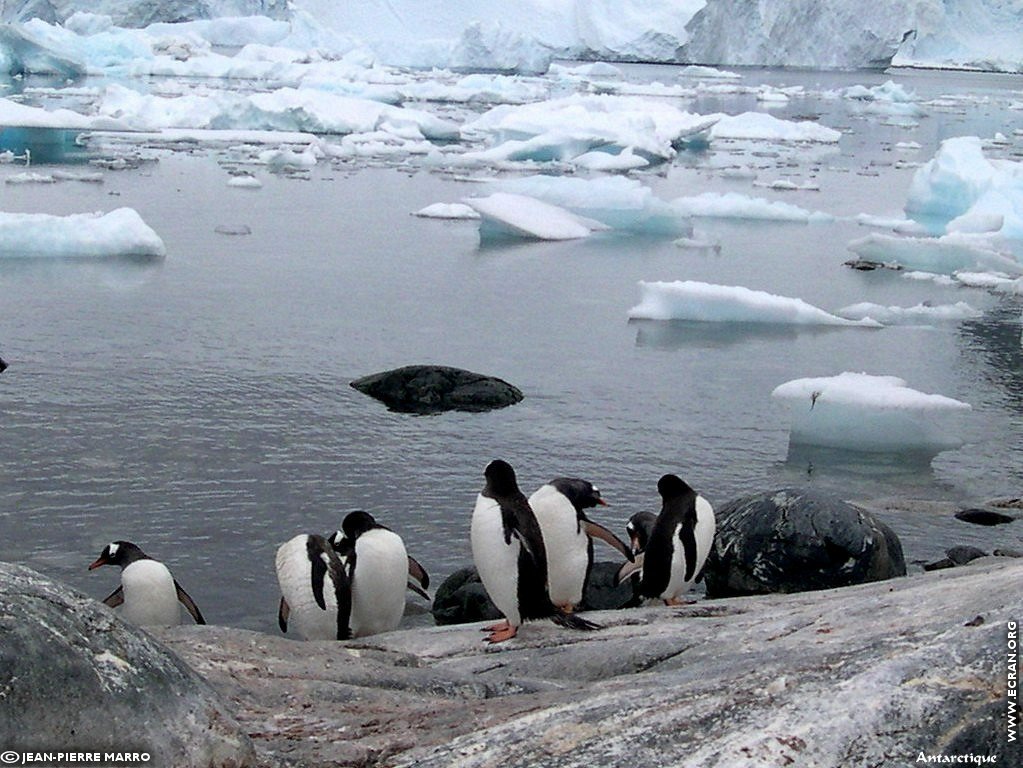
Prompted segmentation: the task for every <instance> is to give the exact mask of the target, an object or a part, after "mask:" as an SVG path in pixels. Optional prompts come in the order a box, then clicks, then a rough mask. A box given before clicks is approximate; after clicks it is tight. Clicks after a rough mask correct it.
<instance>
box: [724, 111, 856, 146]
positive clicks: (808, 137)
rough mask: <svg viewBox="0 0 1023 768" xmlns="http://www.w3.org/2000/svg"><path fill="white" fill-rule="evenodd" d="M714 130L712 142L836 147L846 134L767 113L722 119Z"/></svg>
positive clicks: (750, 113) (807, 122) (811, 123)
mask: <svg viewBox="0 0 1023 768" xmlns="http://www.w3.org/2000/svg"><path fill="white" fill-rule="evenodd" d="M719 117H720V120H718V122H717V123H716V124H715V125H714V126H713V127H712V128H711V129H710V137H711V139H750V140H760V141H783V142H821V143H826V144H834V143H836V142H838V140H839V139H841V138H842V134H841V133H840V132H839V131H836V130H835V129H834V128H828V127H827V126H826V125H821V124H820V123H815V122H812V121H809V120H799V121H792V120H781V119H779V118H777V117H774V116H773V115H765V114H764V113H763V112H744V113H742V114H741V115H734V116H733V115H720V116H719Z"/></svg>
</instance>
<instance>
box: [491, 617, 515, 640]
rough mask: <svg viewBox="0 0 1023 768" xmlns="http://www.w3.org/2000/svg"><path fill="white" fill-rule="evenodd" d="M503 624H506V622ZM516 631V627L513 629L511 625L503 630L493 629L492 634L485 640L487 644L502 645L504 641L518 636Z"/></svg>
mask: <svg viewBox="0 0 1023 768" xmlns="http://www.w3.org/2000/svg"><path fill="white" fill-rule="evenodd" d="M505 623H506V624H507V622H505ZM518 631H519V628H518V627H513V626H512V625H511V624H508V626H507V627H505V628H504V629H495V630H494V631H493V632H491V633H490V636H489V637H488V638H487V642H488V643H503V642H504V641H505V640H511V639H512V638H513V637H515V635H516V634H518Z"/></svg>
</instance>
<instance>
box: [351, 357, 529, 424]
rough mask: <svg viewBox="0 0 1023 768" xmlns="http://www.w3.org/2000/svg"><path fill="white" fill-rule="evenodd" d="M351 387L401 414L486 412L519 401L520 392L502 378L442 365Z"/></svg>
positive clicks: (399, 370) (403, 370)
mask: <svg viewBox="0 0 1023 768" xmlns="http://www.w3.org/2000/svg"><path fill="white" fill-rule="evenodd" d="M351 386H352V387H354V388H355V389H357V390H359V391H360V392H362V393H363V394H365V395H369V396H370V397H373V398H376V399H377V400H379V401H381V402H382V403H384V404H385V405H386V406H387V407H388V408H390V409H391V410H392V411H400V412H402V413H424V414H425V413H440V412H442V411H490V410H493V409H495V408H504V407H506V406H509V405H514V404H515V403H518V402H520V401H521V400H522V392H521V391H520V390H519V389H518V388H517V387H514V386H512V385H511V384H509V383H508V382H507V381H504V380H503V379H498V378H495V377H493V376H485V375H483V374H481V373H473V372H472V371H466V370H463V369H461V368H451V367H448V366H443V365H407V366H405V367H404V368H395V369H394V370H391V371H383V372H381V373H374V374H371V375H369V376H363V377H362V378H361V379H356V380H355V381H353V382H352V383H351Z"/></svg>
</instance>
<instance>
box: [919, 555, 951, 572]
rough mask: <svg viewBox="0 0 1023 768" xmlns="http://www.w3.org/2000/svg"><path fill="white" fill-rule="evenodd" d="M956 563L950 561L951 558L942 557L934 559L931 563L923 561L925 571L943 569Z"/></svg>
mask: <svg viewBox="0 0 1023 768" xmlns="http://www.w3.org/2000/svg"><path fill="white" fill-rule="evenodd" d="M955 567H956V564H955V563H953V562H952V559H951V558H948V557H943V558H941V559H940V560H935V561H934V562H933V563H924V570H925V571H943V570H944V569H946V568H955Z"/></svg>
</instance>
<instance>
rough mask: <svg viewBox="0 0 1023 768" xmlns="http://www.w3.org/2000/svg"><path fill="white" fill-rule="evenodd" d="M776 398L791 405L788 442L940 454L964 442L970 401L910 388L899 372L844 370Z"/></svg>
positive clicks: (793, 385)
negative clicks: (961, 428)
mask: <svg viewBox="0 0 1023 768" xmlns="http://www.w3.org/2000/svg"><path fill="white" fill-rule="evenodd" d="M771 397H773V398H774V399H775V400H779V401H781V402H783V403H785V404H787V405H788V406H789V413H790V415H791V419H792V422H791V426H790V431H789V442H790V443H795V444H804V445H817V446H824V447H829V448H840V449H846V450H853V451H871V452H890V451H914V452H922V453H929V454H936V453H939V452H941V451H944V450H948V449H951V448H957V447H959V446H960V445H962V439H961V438H960V437H959V433H958V429H957V417H958V416H961V414H963V413H964V412H966V411H969V410H970V405H969V404H968V403H964V402H962V401H959V400H954V399H952V398H950V397H945V396H944V395H933V394H925V393H923V392H918V391H917V390H915V389H911V388H910V387H909V386H908V385H907V384H906V382H905V381H904V380H902V379H900V378H897V377H895V376H874V375H870V374H866V373H850V372H848V371H847V372H845V373H841V374H839V375H837V376H825V377H820V378H805V379H795V380H793V381H788V382H786V383H784V384H782V385H780V386H778V387H777V388H775V390H774V391H773V392H772V393H771Z"/></svg>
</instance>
